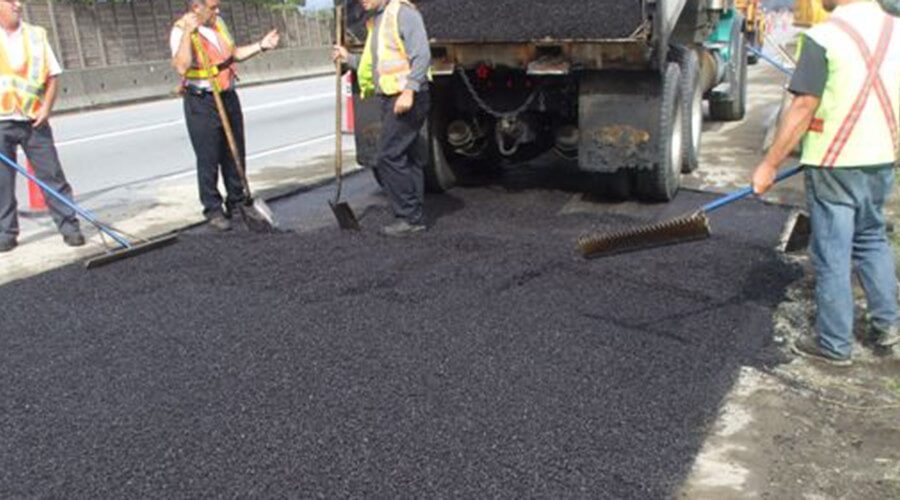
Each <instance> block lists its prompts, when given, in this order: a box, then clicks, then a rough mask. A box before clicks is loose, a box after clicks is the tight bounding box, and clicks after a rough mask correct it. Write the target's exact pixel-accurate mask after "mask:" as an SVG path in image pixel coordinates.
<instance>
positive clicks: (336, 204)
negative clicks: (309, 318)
mask: <svg viewBox="0 0 900 500" xmlns="http://www.w3.org/2000/svg"><path fill="white" fill-rule="evenodd" d="M336 10H337V12H336V13H335V26H337V28H336V34H335V40H337V44H338V45H343V43H342V41H343V33H344V30H343V26H342V25H343V22H344V16H343V13H344V9H343V7H341V6H338V7H337V9H336ZM334 67H335V73H336V76H337V78H336V82H337V83H336V84H335V90H334V95H335V106H334V116H335V120H334V121H335V126H334V180H335V184H336V185H337V190H336V192H335V193H334V200H328V205H330V206H331V211H332V212H334V216H335V218H337V221H338V226H340V228H341V229H350V230H359V220H358V219H357V218H356V214H354V213H353V209H352V208H350V205H349V204H348V203H347V202H342V201H341V186H342V184H343V177H344V172H343V170H344V158H343V149H344V146H343V136H342V134H343V131H342V130H341V121H342V119H343V109H342V104H343V103H342V101H343V96H342V95H341V94H342V83H341V76H342V74H341V62H340V61H335V63H334Z"/></svg>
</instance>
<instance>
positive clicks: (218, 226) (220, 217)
mask: <svg viewBox="0 0 900 500" xmlns="http://www.w3.org/2000/svg"><path fill="white" fill-rule="evenodd" d="M206 222H207V224H209V227H211V228H213V229H215V230H216V231H219V232H222V233H224V232H225V231H231V221H230V220H228V219H226V218H225V214H223V213H222V212H216V213H214V214H211V215H210V216H209V217H208V218H207V220H206Z"/></svg>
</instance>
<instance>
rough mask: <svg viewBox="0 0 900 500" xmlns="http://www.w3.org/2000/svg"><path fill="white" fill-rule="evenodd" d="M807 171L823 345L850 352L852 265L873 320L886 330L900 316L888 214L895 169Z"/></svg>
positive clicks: (834, 351) (843, 354) (818, 321)
mask: <svg viewBox="0 0 900 500" xmlns="http://www.w3.org/2000/svg"><path fill="white" fill-rule="evenodd" d="M805 175H806V198H807V203H808V205H809V211H810V219H811V223H812V237H811V242H810V253H811V256H812V263H813V267H814V268H815V273H816V331H817V332H818V334H819V345H820V346H821V347H822V348H823V349H825V350H826V351H828V352H829V353H831V354H834V355H836V356H840V357H847V356H850V353H851V351H852V348H853V286H852V282H851V278H852V271H853V269H854V268H855V270H856V272H857V275H858V276H859V280H860V282H861V283H862V286H863V289H864V291H865V293H866V301H867V302H868V312H869V318H870V321H871V326H872V327H874V328H878V329H880V330H887V329H888V328H889V327H891V326H894V325H895V324H896V322H897V277H896V273H895V269H894V251H893V248H892V247H891V243H890V241H888V239H887V232H886V230H885V220H884V203H885V201H886V199H887V198H888V196H889V195H890V192H891V188H892V186H893V184H894V170H893V168H891V167H884V168H855V169H841V168H836V169H823V168H810V167H808V168H806V170H805Z"/></svg>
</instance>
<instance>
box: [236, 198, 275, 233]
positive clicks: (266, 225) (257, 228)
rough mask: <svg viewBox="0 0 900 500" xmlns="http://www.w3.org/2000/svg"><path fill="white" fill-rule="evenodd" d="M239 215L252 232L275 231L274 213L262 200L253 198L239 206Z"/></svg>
mask: <svg viewBox="0 0 900 500" xmlns="http://www.w3.org/2000/svg"><path fill="white" fill-rule="evenodd" d="M240 211H241V217H242V218H243V219H244V224H246V225H247V229H249V230H250V231H252V232H254V233H277V232H279V228H278V223H277V222H276V221H275V214H274V213H273V212H272V209H271V208H269V205H268V204H266V202H264V201H263V200H260V199H258V198H257V199H254V200H253V202H252V203H249V204H246V205H241V206H240Z"/></svg>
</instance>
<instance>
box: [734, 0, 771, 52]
mask: <svg viewBox="0 0 900 500" xmlns="http://www.w3.org/2000/svg"><path fill="white" fill-rule="evenodd" d="M761 4H762V2H761V0H735V2H734V6H735V8H736V9H737V10H738V11H739V12H740V13H741V14H742V15H743V16H744V34H745V35H746V37H747V43H748V44H749V45H752V46H753V47H754V48H755V49H757V50H760V51H761V50H762V49H763V45H765V42H766V12H765V10H764V9H763V8H762V5H761ZM758 61H759V57H757V56H756V54H754V53H753V52H751V53H749V54H748V55H747V62H748V63H750V64H756V63H757V62H758Z"/></svg>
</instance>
